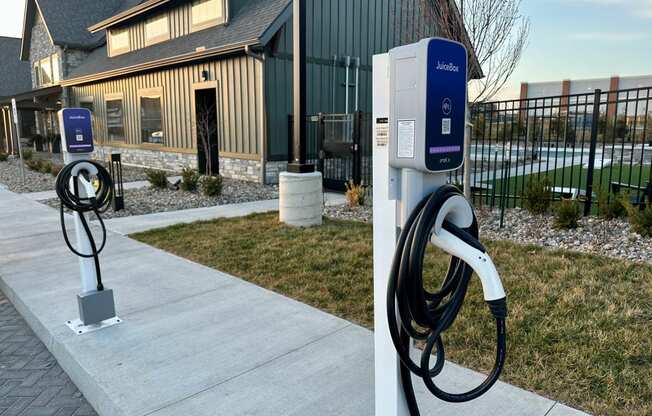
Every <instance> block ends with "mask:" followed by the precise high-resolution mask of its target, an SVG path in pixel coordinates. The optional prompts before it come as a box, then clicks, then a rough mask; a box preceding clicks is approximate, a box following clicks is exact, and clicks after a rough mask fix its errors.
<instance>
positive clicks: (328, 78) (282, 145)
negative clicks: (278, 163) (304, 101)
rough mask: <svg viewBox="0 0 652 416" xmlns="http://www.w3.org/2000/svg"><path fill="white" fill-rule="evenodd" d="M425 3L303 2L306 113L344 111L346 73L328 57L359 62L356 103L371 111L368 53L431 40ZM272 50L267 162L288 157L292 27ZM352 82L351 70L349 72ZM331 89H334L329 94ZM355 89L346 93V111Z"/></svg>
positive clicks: (268, 78) (391, 0) (434, 30)
mask: <svg viewBox="0 0 652 416" xmlns="http://www.w3.org/2000/svg"><path fill="white" fill-rule="evenodd" d="M426 3H431V2H430V1H428V0H356V1H351V0H308V4H307V14H308V15H307V20H308V25H307V26H308V33H307V34H306V35H307V37H306V41H307V42H306V44H307V48H308V50H307V55H308V91H307V94H308V112H309V114H317V113H320V112H323V113H331V112H335V113H341V112H345V105H344V103H345V95H346V90H345V88H346V87H345V86H344V82H345V74H346V69H345V67H343V66H342V65H341V64H340V65H338V66H337V67H336V68H335V77H336V78H335V79H333V64H332V61H333V57H334V56H335V55H337V56H339V57H343V56H351V57H359V58H360V64H361V68H360V91H359V94H360V95H359V98H360V101H359V105H360V107H359V108H360V110H361V111H366V112H370V111H371V102H372V96H371V95H372V91H371V88H372V85H371V84H372V76H371V64H372V58H373V55H375V54H378V53H385V52H387V51H388V50H389V49H391V48H393V47H396V46H399V45H403V44H408V43H412V42H416V41H418V40H419V39H421V38H424V37H428V36H436V35H437V32H438V28H437V27H436V25H435V24H434V23H432V22H431V20H432V16H433V12H432V11H429V12H428V13H424V10H422V8H423V7H424V4H426ZM277 36H278V39H277V43H276V45H277V48H276V49H275V50H274V51H272V53H271V54H270V57H269V59H267V61H266V63H265V84H266V85H265V89H266V90H265V94H266V97H267V100H268V104H267V105H268V107H267V108H268V113H267V116H268V127H267V129H268V132H267V135H268V147H267V156H268V158H269V159H270V160H287V158H288V140H289V132H288V116H289V115H290V114H291V113H292V61H291V60H292V26H291V22H287V23H286V24H285V25H284V26H283V28H282V29H281V31H280V32H279V33H278V34H277ZM350 76H351V79H350V82H351V83H354V82H355V70H354V69H351V71H350ZM333 86H335V91H333ZM354 104H355V89H353V88H351V91H350V101H349V105H350V109H351V110H352V109H353V106H354Z"/></svg>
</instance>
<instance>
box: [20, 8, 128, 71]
mask: <svg viewBox="0 0 652 416" xmlns="http://www.w3.org/2000/svg"><path fill="white" fill-rule="evenodd" d="M140 2H141V0H27V2H26V4H25V19H24V23H23V45H22V48H21V59H23V60H26V59H28V57H29V45H30V42H31V36H32V31H31V29H32V25H33V23H34V20H35V18H36V14H37V13H40V15H41V16H42V17H43V21H44V22H45V26H46V28H47V31H48V34H49V35H50V40H51V41H52V43H53V44H55V45H58V46H61V47H68V48H73V49H88V50H90V49H94V48H96V47H98V46H100V45H101V44H102V43H103V42H104V33H90V32H89V31H88V27H89V26H90V25H92V24H93V23H96V22H98V21H100V20H103V19H106V18H107V17H109V16H112V15H114V14H116V13H120V12H122V11H123V10H125V9H129V8H132V7H133V6H135V5H136V4H138V3H140Z"/></svg>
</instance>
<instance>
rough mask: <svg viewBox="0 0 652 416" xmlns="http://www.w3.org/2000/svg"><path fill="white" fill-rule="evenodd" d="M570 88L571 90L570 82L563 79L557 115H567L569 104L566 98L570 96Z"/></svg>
mask: <svg viewBox="0 0 652 416" xmlns="http://www.w3.org/2000/svg"><path fill="white" fill-rule="evenodd" d="M570 88H571V82H570V80H569V79H565V80H564V81H563V82H562V83H561V95H562V97H561V101H560V103H559V105H560V107H559V114H566V113H568V104H569V99H568V96H569V95H570Z"/></svg>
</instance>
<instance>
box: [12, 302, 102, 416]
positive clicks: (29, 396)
mask: <svg viewBox="0 0 652 416" xmlns="http://www.w3.org/2000/svg"><path fill="white" fill-rule="evenodd" d="M14 415H15V416H96V415H97V413H95V411H94V410H93V408H92V407H91V406H90V405H89V404H88V403H87V402H86V400H85V399H84V396H83V395H82V394H81V393H80V392H79V390H78V389H77V387H76V386H75V385H74V384H73V383H72V381H70V378H69V377H68V375H67V374H66V373H65V372H64V371H63V370H62V369H61V367H59V364H57V361H56V360H55V359H54V357H53V356H52V355H51V354H50V352H49V351H48V350H47V348H45V345H43V343H42V342H41V341H40V340H39V339H38V338H37V337H36V335H34V333H33V332H32V330H31V329H30V328H29V327H28V326H27V324H26V323H25V321H24V320H23V318H22V317H21V316H20V315H19V314H18V312H17V311H16V309H15V308H14V306H13V305H12V304H11V302H9V300H8V299H7V298H6V297H5V295H4V294H3V293H2V292H0V416H14Z"/></svg>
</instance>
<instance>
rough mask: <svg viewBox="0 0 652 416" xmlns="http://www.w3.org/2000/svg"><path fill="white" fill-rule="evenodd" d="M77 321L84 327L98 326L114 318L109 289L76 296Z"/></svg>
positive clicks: (111, 294) (112, 301)
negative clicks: (77, 306) (77, 307)
mask: <svg viewBox="0 0 652 416" xmlns="http://www.w3.org/2000/svg"><path fill="white" fill-rule="evenodd" d="M77 303H78V305H79V319H80V320H81V321H82V323H83V324H84V325H94V324H99V323H100V322H102V321H106V320H107V319H111V318H114V317H115V302H114V299H113V291H112V290H110V289H106V290H102V291H93V292H86V293H82V294H81V295H77Z"/></svg>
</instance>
